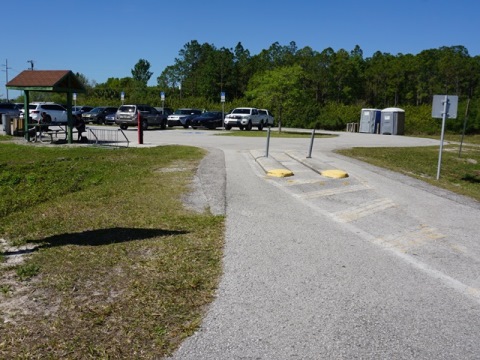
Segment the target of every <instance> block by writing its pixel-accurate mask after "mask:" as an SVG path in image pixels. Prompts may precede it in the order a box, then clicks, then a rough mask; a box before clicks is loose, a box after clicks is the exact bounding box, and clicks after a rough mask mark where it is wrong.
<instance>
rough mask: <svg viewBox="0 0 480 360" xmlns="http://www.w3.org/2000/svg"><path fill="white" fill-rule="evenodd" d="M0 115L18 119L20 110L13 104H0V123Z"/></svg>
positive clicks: (0, 116) (0, 117)
mask: <svg viewBox="0 0 480 360" xmlns="http://www.w3.org/2000/svg"><path fill="white" fill-rule="evenodd" d="M2 114H7V115H11V116H13V117H19V116H20V108H19V107H18V106H17V105H16V104H13V103H1V104H0V122H1V120H2Z"/></svg>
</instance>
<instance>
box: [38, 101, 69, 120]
mask: <svg viewBox="0 0 480 360" xmlns="http://www.w3.org/2000/svg"><path fill="white" fill-rule="evenodd" d="M43 112H45V113H47V114H48V115H49V116H50V118H51V119H52V122H58V123H63V124H66V123H67V122H68V117H67V116H68V115H67V109H65V108H64V107H63V106H62V105H60V104H55V103H46V102H33V103H30V104H28V113H29V118H30V119H31V120H32V121H35V122H39V121H40V119H41V118H42V113H43Z"/></svg>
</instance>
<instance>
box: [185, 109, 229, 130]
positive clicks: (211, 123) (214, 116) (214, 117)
mask: <svg viewBox="0 0 480 360" xmlns="http://www.w3.org/2000/svg"><path fill="white" fill-rule="evenodd" d="M190 125H191V126H192V128H193V129H196V128H197V127H204V128H207V129H212V130H213V129H215V128H217V127H222V126H223V114H222V112H221V111H207V112H204V113H203V114H201V115H197V116H195V117H194V118H193V119H191V121H190Z"/></svg>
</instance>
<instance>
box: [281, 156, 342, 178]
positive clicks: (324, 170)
mask: <svg viewBox="0 0 480 360" xmlns="http://www.w3.org/2000/svg"><path fill="white" fill-rule="evenodd" d="M286 154H287V155H288V156H290V157H291V158H292V159H294V160H295V161H298V162H299V163H301V164H303V165H305V166H306V167H308V168H309V169H311V170H313V171H315V172H316V173H317V174H319V175H321V176H324V177H328V178H332V179H343V178H347V177H348V173H347V172H346V171H344V170H341V169H336V168H332V167H331V166H329V165H327V164H325V163H324V162H321V161H320V160H316V159H313V158H307V157H305V156H304V155H303V156H302V155H300V154H299V153H296V152H287V153H286Z"/></svg>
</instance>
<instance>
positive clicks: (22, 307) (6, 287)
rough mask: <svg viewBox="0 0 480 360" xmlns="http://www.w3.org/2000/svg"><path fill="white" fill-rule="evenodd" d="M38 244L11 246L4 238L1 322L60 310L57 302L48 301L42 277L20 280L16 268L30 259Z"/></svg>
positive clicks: (0, 246)
mask: <svg viewBox="0 0 480 360" xmlns="http://www.w3.org/2000/svg"><path fill="white" fill-rule="evenodd" d="M37 246H38V245H33V244H27V245H23V246H20V247H15V246H10V245H9V244H8V243H7V242H6V240H5V239H0V252H1V253H3V257H4V259H3V262H1V263H0V321H1V322H3V323H15V318H16V317H17V316H18V315H23V316H25V315H27V316H28V315H30V314H33V313H44V314H51V313H54V312H55V311H56V309H57V308H58V306H57V305H56V304H51V303H50V304H47V303H46V302H43V301H42V299H44V298H45V296H44V294H41V293H40V291H39V290H38V287H37V286H36V283H37V282H38V281H40V280H41V277H35V278H34V279H32V280H28V281H20V280H19V278H18V276H17V275H16V272H15V269H16V268H17V267H18V266H20V265H22V264H23V263H24V261H25V260H26V258H27V257H28V256H29V255H30V254H31V252H32V251H33V250H35V248H36V247H37Z"/></svg>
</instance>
